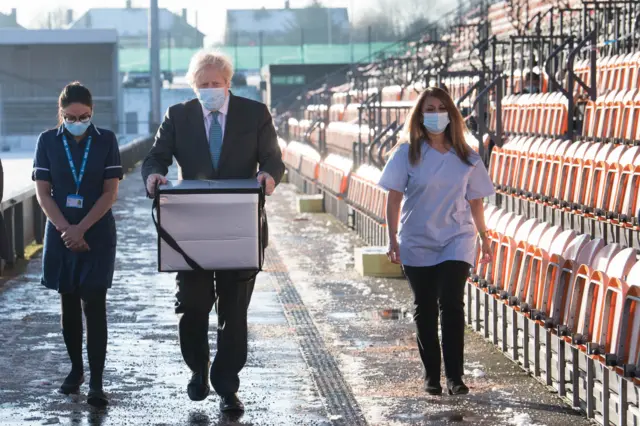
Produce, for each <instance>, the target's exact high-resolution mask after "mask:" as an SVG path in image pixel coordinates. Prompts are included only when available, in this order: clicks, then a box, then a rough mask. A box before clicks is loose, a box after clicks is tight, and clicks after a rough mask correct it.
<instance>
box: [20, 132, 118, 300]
mask: <svg viewBox="0 0 640 426" xmlns="http://www.w3.org/2000/svg"><path fill="white" fill-rule="evenodd" d="M63 135H65V136H66V138H67V143H68V144H69V149H70V151H71V157H72V158H73V162H74V164H75V167H76V173H79V172H80V167H81V165H82V157H83V155H84V152H85V148H86V146H87V141H88V138H89V137H91V139H92V140H91V147H90V150H89V156H88V158H87V165H86V170H85V173H84V177H83V179H82V182H81V184H80V191H79V195H81V196H82V197H84V202H83V207H82V208H70V207H67V206H66V201H67V196H68V195H70V194H75V193H76V184H75V180H74V178H73V173H72V171H71V167H70V165H69V160H68V159H67V154H66V151H65V149H64V144H63V142H62V138H63ZM114 178H118V179H122V165H121V163H120V150H119V149H118V141H117V140H116V136H115V134H114V133H113V132H111V131H109V130H105V129H99V128H96V127H95V126H94V125H93V124H92V125H91V126H90V127H89V131H88V132H87V135H86V136H85V138H84V139H83V140H82V141H80V142H76V140H75V139H74V138H73V136H72V135H71V134H70V133H69V132H68V131H67V130H65V129H64V126H60V128H58V129H52V130H48V131H46V132H44V133H42V134H41V135H40V136H39V137H38V144H37V146H36V154H35V159H34V162H33V175H32V179H33V180H34V181H35V180H43V181H47V182H51V193H52V196H53V199H54V201H55V202H56V204H57V205H58V208H59V209H60V211H61V212H62V214H63V215H64V217H65V218H66V219H67V221H68V222H69V224H71V225H77V224H78V223H80V221H81V220H82V219H83V218H84V217H85V216H86V215H87V213H89V211H90V210H91V208H92V207H93V206H94V205H95V203H96V201H98V199H99V198H100V196H101V195H102V193H103V185H104V181H105V180H106V179H114ZM84 239H85V241H86V242H87V244H88V245H89V248H90V250H89V251H87V252H82V253H76V252H73V251H71V250H69V249H68V248H66V247H65V245H64V241H63V240H62V236H61V234H60V232H58V231H57V230H56V227H55V226H54V225H53V223H51V221H47V225H46V228H45V237H44V253H43V257H42V284H43V285H44V286H45V287H48V288H50V289H53V290H57V291H58V292H60V293H72V292H76V291H80V293H81V294H83V295H88V294H91V293H93V292H104V291H106V289H108V288H110V287H111V283H112V281H113V272H114V264H115V256H116V224H115V219H114V218H113V214H112V212H111V210H109V211H108V212H107V213H106V214H105V215H104V216H103V217H102V218H101V219H100V220H98V221H97V222H96V223H95V224H94V225H93V226H92V227H91V228H90V229H89V230H87V232H86V233H85V235H84Z"/></svg>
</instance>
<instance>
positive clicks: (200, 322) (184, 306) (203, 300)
mask: <svg viewBox="0 0 640 426" xmlns="http://www.w3.org/2000/svg"><path fill="white" fill-rule="evenodd" d="M214 278H215V279H214ZM254 286H255V276H254V274H252V273H245V272H234V271H224V272H215V273H214V272H185V273H180V274H178V292H177V294H176V298H177V302H176V313H178V314H179V315H180V320H179V326H178V328H179V333H180V350H181V351H182V357H183V358H184V361H185V363H186V364H187V366H188V367H189V368H190V369H191V371H193V372H196V373H202V374H206V373H207V371H206V369H207V368H208V365H209V313H210V312H211V309H212V308H213V305H214V303H215V304H216V312H217V313H218V338H217V349H218V350H217V352H216V355H215V358H214V360H213V364H212V365H211V372H210V377H211V384H212V385H213V389H214V390H215V391H216V393H218V395H229V394H232V393H235V392H237V391H238V388H239V387H240V378H239V377H238V373H240V370H242V368H243V367H244V365H245V363H246V362H247V309H248V308H249V303H250V302H251V295H252V294H253V288H254Z"/></svg>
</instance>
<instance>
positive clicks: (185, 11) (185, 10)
mask: <svg viewBox="0 0 640 426" xmlns="http://www.w3.org/2000/svg"><path fill="white" fill-rule="evenodd" d="M182 19H184V20H185V21H186V20H187V9H182Z"/></svg>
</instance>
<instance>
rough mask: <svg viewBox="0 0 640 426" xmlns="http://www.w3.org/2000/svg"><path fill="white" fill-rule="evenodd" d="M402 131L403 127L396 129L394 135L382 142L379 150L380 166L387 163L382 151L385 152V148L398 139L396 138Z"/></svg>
mask: <svg viewBox="0 0 640 426" xmlns="http://www.w3.org/2000/svg"><path fill="white" fill-rule="evenodd" d="M402 129H403V126H398V127H396V129H395V130H394V131H393V133H391V135H390V136H389V137H388V138H387V139H385V141H384V142H382V143H381V144H380V148H378V162H379V164H380V165H384V164H385V161H384V159H383V158H382V151H384V149H385V147H386V146H387V145H389V144H390V143H391V142H392V141H394V140H395V139H396V136H398V133H400V131H402Z"/></svg>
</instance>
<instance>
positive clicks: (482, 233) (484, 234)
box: [478, 231, 487, 238]
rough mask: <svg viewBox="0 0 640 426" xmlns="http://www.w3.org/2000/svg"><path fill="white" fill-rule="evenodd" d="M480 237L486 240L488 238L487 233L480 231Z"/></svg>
mask: <svg viewBox="0 0 640 426" xmlns="http://www.w3.org/2000/svg"><path fill="white" fill-rule="evenodd" d="M478 236H479V237H480V238H484V237H486V236H487V231H478Z"/></svg>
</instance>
